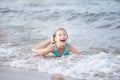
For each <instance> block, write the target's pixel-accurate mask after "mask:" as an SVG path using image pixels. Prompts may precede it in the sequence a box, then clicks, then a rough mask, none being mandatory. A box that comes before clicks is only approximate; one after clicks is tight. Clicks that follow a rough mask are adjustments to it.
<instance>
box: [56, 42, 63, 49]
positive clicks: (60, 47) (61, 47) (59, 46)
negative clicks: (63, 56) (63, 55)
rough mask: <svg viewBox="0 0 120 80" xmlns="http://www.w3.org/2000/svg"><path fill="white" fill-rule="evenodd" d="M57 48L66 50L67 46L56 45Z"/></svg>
mask: <svg viewBox="0 0 120 80" xmlns="http://www.w3.org/2000/svg"><path fill="white" fill-rule="evenodd" d="M56 46H57V48H58V49H64V48H65V45H60V44H57V43H56Z"/></svg>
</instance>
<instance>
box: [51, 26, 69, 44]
mask: <svg viewBox="0 0 120 80" xmlns="http://www.w3.org/2000/svg"><path fill="white" fill-rule="evenodd" d="M59 30H63V31H65V32H66V34H67V31H66V30H65V29H64V28H58V29H56V30H55V32H54V34H53V41H54V42H55V36H56V33H57V31H59ZM67 38H68V34H67Z"/></svg>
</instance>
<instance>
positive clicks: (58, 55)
mask: <svg viewBox="0 0 120 80" xmlns="http://www.w3.org/2000/svg"><path fill="white" fill-rule="evenodd" d="M53 46H54V52H53V54H54V55H55V56H57V57H60V56H65V55H68V54H69V51H68V43H66V45H65V49H64V53H63V54H60V53H59V52H58V49H57V46H56V44H53Z"/></svg>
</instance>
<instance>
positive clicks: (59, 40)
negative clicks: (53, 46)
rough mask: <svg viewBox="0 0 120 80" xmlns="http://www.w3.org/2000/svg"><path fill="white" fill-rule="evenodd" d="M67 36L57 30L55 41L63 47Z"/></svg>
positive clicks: (62, 31)
mask: <svg viewBox="0 0 120 80" xmlns="http://www.w3.org/2000/svg"><path fill="white" fill-rule="evenodd" d="M67 39H68V36H67V33H66V32H65V31H64V30H58V31H57V32H56V36H55V41H56V43H58V44H60V45H65V44H66V42H67Z"/></svg>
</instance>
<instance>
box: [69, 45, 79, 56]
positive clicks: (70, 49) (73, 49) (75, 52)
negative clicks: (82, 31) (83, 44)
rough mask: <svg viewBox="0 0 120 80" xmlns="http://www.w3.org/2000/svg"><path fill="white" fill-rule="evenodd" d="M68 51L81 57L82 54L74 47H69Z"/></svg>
mask: <svg viewBox="0 0 120 80" xmlns="http://www.w3.org/2000/svg"><path fill="white" fill-rule="evenodd" d="M68 50H69V51H70V52H72V53H74V54H76V55H79V54H80V52H78V51H77V50H76V49H75V48H74V47H73V46H71V45H69V46H68Z"/></svg>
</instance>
